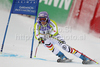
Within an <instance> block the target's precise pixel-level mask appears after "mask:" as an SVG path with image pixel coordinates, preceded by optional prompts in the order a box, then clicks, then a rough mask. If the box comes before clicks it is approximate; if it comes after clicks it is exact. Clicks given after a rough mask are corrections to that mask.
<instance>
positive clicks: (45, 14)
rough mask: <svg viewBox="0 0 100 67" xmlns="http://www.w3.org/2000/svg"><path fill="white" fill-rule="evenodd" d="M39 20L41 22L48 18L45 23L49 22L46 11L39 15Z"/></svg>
mask: <svg viewBox="0 0 100 67" xmlns="http://www.w3.org/2000/svg"><path fill="white" fill-rule="evenodd" d="M38 18H39V21H40V22H41V20H40V19H41V18H46V19H45V20H43V21H49V15H48V13H47V12H46V11H42V12H40V13H39V14H38Z"/></svg>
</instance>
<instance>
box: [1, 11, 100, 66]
mask: <svg viewBox="0 0 100 67" xmlns="http://www.w3.org/2000/svg"><path fill="white" fill-rule="evenodd" d="M8 17H9V12H8V11H4V10H0V48H1V45H2V40H3V36H4V32H5V28H6V24H7V21H8ZM33 25H34V19H32V18H28V17H24V16H21V15H18V14H12V15H11V20H10V24H9V28H8V32H7V37H6V40H5V45H4V50H3V53H11V54H15V55H16V54H17V55H21V56H24V57H22V58H18V57H0V67H41V66H42V67H100V65H97V64H91V65H83V64H81V62H82V60H81V59H79V58H77V57H75V56H74V55H72V54H70V53H68V52H66V51H64V50H62V49H61V48H60V47H59V46H57V47H58V48H59V49H60V50H61V51H62V52H64V54H65V55H66V56H67V57H68V58H72V59H73V62H72V63H57V62H55V61H56V60H57V58H58V57H57V56H55V55H54V54H53V53H52V52H50V51H49V50H48V49H47V48H45V47H44V46H43V45H40V46H39V48H38V52H37V58H43V59H46V60H49V61H44V60H37V59H34V54H35V49H36V46H37V45H38V41H37V40H36V39H35V40H34V48H33V58H32V59H30V58H29V57H30V51H31V42H32V32H33ZM58 27H59V33H60V34H61V36H62V37H63V38H64V39H65V40H66V42H67V44H68V45H70V46H71V47H73V48H75V49H77V50H79V51H81V52H83V53H84V54H86V55H87V56H89V57H91V58H93V59H95V60H97V61H98V62H99V63H100V54H99V53H100V39H99V38H96V37H94V36H92V35H91V34H87V33H84V32H83V31H78V30H75V29H73V28H72V27H70V26H66V27H60V26H58Z"/></svg>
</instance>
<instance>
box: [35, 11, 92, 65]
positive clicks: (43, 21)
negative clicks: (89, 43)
mask: <svg viewBox="0 0 100 67" xmlns="http://www.w3.org/2000/svg"><path fill="white" fill-rule="evenodd" d="M34 29H35V38H36V39H37V40H38V41H39V43H42V44H43V45H44V46H45V47H47V48H48V49H49V50H50V51H52V53H54V54H55V55H56V56H58V57H60V58H59V59H58V60H57V62H66V61H67V62H71V61H72V60H71V59H69V58H67V57H66V56H65V55H64V54H63V53H62V52H61V51H60V50H59V49H58V48H57V47H55V45H54V44H57V45H60V46H61V48H62V49H64V50H65V51H67V52H69V53H71V54H73V55H75V56H76V57H78V58H80V59H82V60H83V61H82V63H83V64H88V63H90V61H91V60H90V59H89V58H87V57H85V56H84V55H82V54H81V53H79V51H77V50H75V49H74V48H72V47H70V46H68V45H67V44H66V42H65V40H64V39H63V38H62V37H61V36H60V34H59V33H58V27H57V24H56V22H55V21H53V20H51V19H49V15H48V13H47V12H45V11H42V12H40V13H39V15H38V21H37V22H36V24H35V26H34Z"/></svg>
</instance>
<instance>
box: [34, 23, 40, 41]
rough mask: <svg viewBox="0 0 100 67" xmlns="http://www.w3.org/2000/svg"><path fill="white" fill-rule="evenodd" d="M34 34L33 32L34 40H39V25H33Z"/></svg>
mask: <svg viewBox="0 0 100 67" xmlns="http://www.w3.org/2000/svg"><path fill="white" fill-rule="evenodd" d="M34 32H35V38H36V39H37V40H38V38H40V33H39V25H38V24H37V23H35V25H34Z"/></svg>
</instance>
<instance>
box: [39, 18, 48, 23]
mask: <svg viewBox="0 0 100 67" xmlns="http://www.w3.org/2000/svg"><path fill="white" fill-rule="evenodd" d="M39 21H40V22H46V21H47V18H39Z"/></svg>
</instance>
